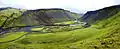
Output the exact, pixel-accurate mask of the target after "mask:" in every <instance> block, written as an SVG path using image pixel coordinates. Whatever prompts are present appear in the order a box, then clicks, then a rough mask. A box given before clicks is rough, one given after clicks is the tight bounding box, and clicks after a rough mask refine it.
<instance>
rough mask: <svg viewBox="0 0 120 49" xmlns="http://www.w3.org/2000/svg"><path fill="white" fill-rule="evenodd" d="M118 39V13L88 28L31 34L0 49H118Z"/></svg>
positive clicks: (119, 23)
mask: <svg viewBox="0 0 120 49" xmlns="http://www.w3.org/2000/svg"><path fill="white" fill-rule="evenodd" d="M9 36H12V35H9ZM9 36H8V37H9ZM16 36H18V35H17V34H16ZM11 39H13V38H11ZM119 39H120V13H118V14H116V15H114V16H112V17H111V18H108V19H104V20H101V21H98V22H96V23H95V24H93V25H92V26H91V27H88V28H83V29H77V30H72V31H68V32H66V31H65V32H56V33H52V32H51V33H44V34H43V33H32V34H29V35H28V36H26V37H24V38H21V39H19V40H17V41H14V42H10V43H4V44H0V49H8V48H9V49H119V48H120V40H119ZM6 40H8V39H7V37H6ZM1 41H3V40H1Z"/></svg>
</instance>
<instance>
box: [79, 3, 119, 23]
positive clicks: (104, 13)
mask: <svg viewBox="0 0 120 49" xmlns="http://www.w3.org/2000/svg"><path fill="white" fill-rule="evenodd" d="M119 11H120V5H115V6H110V7H105V8H103V9H99V10H96V11H88V12H87V13H85V14H84V15H83V17H81V18H80V20H81V21H83V22H87V23H88V24H92V23H95V22H96V21H98V20H102V19H105V18H109V17H111V16H113V15H115V14H117V13H118V12H119Z"/></svg>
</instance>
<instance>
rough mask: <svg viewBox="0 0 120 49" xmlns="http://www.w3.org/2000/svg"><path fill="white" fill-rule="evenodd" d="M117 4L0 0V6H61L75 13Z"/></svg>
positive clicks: (92, 0)
mask: <svg viewBox="0 0 120 49" xmlns="http://www.w3.org/2000/svg"><path fill="white" fill-rule="evenodd" d="M118 4H120V0H0V8H1V7H14V8H23V9H40V8H63V9H66V10H70V11H72V12H76V13H85V12H87V11H93V10H97V9H101V8H104V7H108V6H112V5H118Z"/></svg>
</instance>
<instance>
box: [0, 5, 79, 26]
mask: <svg viewBox="0 0 120 49" xmlns="http://www.w3.org/2000/svg"><path fill="white" fill-rule="evenodd" d="M79 16H80V15H79V14H77V13H74V12H70V11H68V10H64V9H61V8H50V9H36V10H25V9H16V8H12V7H6V8H0V18H1V19H0V26H1V27H13V26H23V25H24V26H27V25H40V24H54V23H58V22H65V21H73V20H75V19H76V18H77V17H79Z"/></svg>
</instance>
